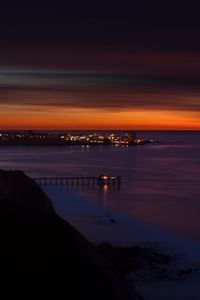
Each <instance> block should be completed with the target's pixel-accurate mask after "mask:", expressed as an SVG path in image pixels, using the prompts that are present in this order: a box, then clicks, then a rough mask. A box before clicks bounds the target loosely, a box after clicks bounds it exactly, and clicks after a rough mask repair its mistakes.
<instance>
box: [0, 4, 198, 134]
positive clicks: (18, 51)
mask: <svg viewBox="0 0 200 300" xmlns="http://www.w3.org/2000/svg"><path fill="white" fill-rule="evenodd" d="M138 2H139V3H134V1H123V2H122V1H117V3H111V2H108V1H107V2H106V1H101V2H98V1H95V3H93V4H92V3H89V2H86V1H84V2H83V1H82V2H80V3H79V2H73V3H67V4H65V5H66V6H65V7H61V6H58V7H56V6H54V7H51V6H48V8H47V7H44V8H43V7H40V8H38V7H31V6H30V4H29V7H24V6H21V7H20V6H19V5H18V6H16V7H12V8H10V7H6V6H5V5H4V6H3V7H2V9H1V11H0V129H136V130H137V129H183V130H184V129H188V130H200V39H199V34H200V20H199V15H198V12H199V10H198V9H197V8H196V7H195V2H193V1H190V3H182V2H179V1H173V2H170V1H168V2H163V1H138ZM161 2H162V3H161Z"/></svg>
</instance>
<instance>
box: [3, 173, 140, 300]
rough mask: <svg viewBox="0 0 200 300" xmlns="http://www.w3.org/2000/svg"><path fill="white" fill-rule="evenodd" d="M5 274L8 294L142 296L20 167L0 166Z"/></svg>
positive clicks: (25, 296)
mask: <svg viewBox="0 0 200 300" xmlns="http://www.w3.org/2000/svg"><path fill="white" fill-rule="evenodd" d="M0 275H1V281H0V293H1V295H2V298H3V299H13V298H16V299H18V298H19V299H37V298H41V299H59V300H60V299H70V300H73V299H87V300H90V299H92V300H94V299H95V300H100V299H110V300H119V299H120V300H127V299H141V298H140V297H139V296H138V295H137V293H136V292H135V291H134V290H133V289H131V287H130V285H129V284H128V283H127V282H126V281H125V280H124V278H121V276H120V274H119V273H118V272H117V271H116V270H115V266H112V265H110V263H109V262H107V261H105V260H104V259H103V258H102V257H101V256H100V255H99V253H98V251H97V249H96V248H95V247H94V246H93V245H92V244H91V243H89V242H88V241H87V240H86V239H85V238H84V237H83V236H82V235H81V234H80V233H79V232H78V231H77V230H76V229H75V228H73V227H72V226H71V225H70V224H69V223H67V222H65V221H63V220H62V219H61V218H60V217H59V216H57V215H56V213H55V211H54V208H53V207H52V205H51V202H50V200H49V199H48V197H47V196H46V195H45V193H43V191H42V190H41V189H40V187H39V186H38V185H37V184H36V183H35V182H34V181H32V180H31V179H30V178H28V177H27V176H26V175H24V173H22V172H20V171H3V170H0Z"/></svg>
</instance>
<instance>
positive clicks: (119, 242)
mask: <svg viewBox="0 0 200 300" xmlns="http://www.w3.org/2000/svg"><path fill="white" fill-rule="evenodd" d="M43 190H44V191H45V192H46V193H47V195H48V197H49V199H51V201H52V203H53V206H54V208H55V209H56V212H57V213H58V215H60V216H61V217H62V218H64V219H66V220H68V221H69V222H70V223H71V224H72V225H73V226H74V227H75V228H77V229H78V230H79V231H80V232H81V233H82V234H83V235H84V236H85V237H86V238H87V239H88V240H89V241H90V242H92V243H93V244H95V245H100V244H102V243H107V245H110V244H111V245H112V247H113V248H114V249H115V250H113V251H118V249H119V248H125V247H127V249H128V250H127V251H128V252H126V253H129V252H131V251H133V250H134V247H137V246H139V247H141V249H147V250H146V251H147V252H146V253H145V257H146V254H148V251H149V250H152V251H155V253H156V255H157V257H159V255H165V256H169V257H171V259H172V265H171V263H169V264H167V265H165V266H164V267H163V265H162V264H161V265H159V264H157V263H155V264H154V263H153V265H152V266H151V267H152V269H154V270H157V271H156V272H155V271H153V273H152V270H151V271H150V273H148V272H149V269H148V268H147V269H142V268H141V269H140V270H139V273H141V275H140V276H139V277H138V276H137V274H136V275H135V274H134V273H133V275H130V278H131V280H132V281H133V282H134V286H135V287H136V288H137V289H138V291H139V292H140V294H141V295H142V296H144V297H145V299H146V300H153V299H154V300H157V299H158V300H159V299H170V298H171V299H174V300H179V299H187V298H184V297H185V295H187V296H188V293H190V292H191V290H192V288H195V297H196V298H192V299H194V300H198V299H199V298H200V276H199V270H200V255H199V253H200V243H198V242H195V241H190V240H189V239H186V238H184V237H181V236H179V235H177V234H172V233H169V232H166V231H164V230H161V229H159V228H155V227H153V226H151V225H148V224H144V223H142V222H140V221H138V220H133V219H129V218H128V217H126V216H123V215H120V214H119V213H116V212H114V211H111V210H105V209H104V208H103V207H101V206H100V205H98V204H94V203H91V202H90V201H87V199H85V198H83V197H80V196H78V195H77V194H76V193H75V192H74V191H72V190H70V189H69V188H67V187H56V186H46V187H43ZM112 253H114V252H112ZM141 259H142V260H143V256H141V257H140V260H141ZM143 264H144V262H143ZM173 264H175V265H174V266H173ZM163 268H165V269H166V270H165V271H164V273H163V276H161V278H160V279H159V278H157V275H156V274H158V273H159V272H160V270H161V272H162V269H163ZM150 269H151V268H150ZM179 271H180V272H179ZM169 272H171V273H169ZM179 273H180V274H182V273H183V276H182V275H180V276H179V277H180V278H178V277H177V274H179ZM184 273H185V274H184ZM145 274H146V275H145ZM152 274H153V276H152ZM166 274H170V275H169V276H168V277H167V276H166ZM152 278H153V279H152ZM176 282H178V284H176ZM161 286H162V288H159V287H161ZM183 290H184V292H183ZM173 295H176V296H175V297H173ZM164 297H166V298H164Z"/></svg>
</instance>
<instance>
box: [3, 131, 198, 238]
mask: <svg viewBox="0 0 200 300" xmlns="http://www.w3.org/2000/svg"><path fill="white" fill-rule="evenodd" d="M137 136H138V137H141V138H146V139H153V140H155V141H157V143H155V144H149V145H143V146H129V147H114V146H95V147H92V146H90V147H83V146H62V147H59V146H52V147H47V146H45V147H32V146H14V147H13V146H2V147H0V168H2V169H7V170H13V169H15V170H16V169H19V170H23V171H24V172H25V173H26V174H27V175H29V176H31V177H42V176H97V175H98V174H109V175H119V176H121V185H120V186H118V185H116V186H104V187H100V186H97V185H94V186H93V185H89V186H87V185H84V186H73V187H72V186H69V187H68V189H69V190H70V191H73V194H74V193H75V194H77V196H78V197H83V198H84V199H87V201H88V203H90V204H91V205H98V206H101V207H102V208H104V209H105V210H106V211H113V212H116V213H117V214H121V215H123V216H125V217H128V218H130V219H134V220H138V221H140V222H142V223H144V224H146V225H151V226H155V227H156V228H159V229H164V230H165V231H167V232H169V233H175V234H179V235H180V236H183V237H186V238H188V239H190V240H193V241H200V218H199V213H200V131H138V132H137Z"/></svg>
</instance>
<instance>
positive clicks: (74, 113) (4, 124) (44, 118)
mask: <svg viewBox="0 0 200 300" xmlns="http://www.w3.org/2000/svg"><path fill="white" fill-rule="evenodd" d="M0 129H2V130H6V129H8V130H9V129H35V130H36V129H43V130H45V129H47V130H48V129H49V130H50V129H58V130H59V129H60V130H61V129H68V130H73V129H74V130H75V129H77V130H80V129H82V130H83V129H86V130H87V129H89V130H93V129H97V130H98V129H99V130H104V129H113V130H114V129H116V130H117V129H124V130H125V129H136V130H139V129H144V130H145V129H150V130H153V129H157V130H159V129H160V130H162V129H163V130H165V129H166V130H167V129H169V130H170V129H172V130H173V129H174V130H175V129H179V130H200V122H199V116H198V114H197V113H196V112H187V111H175V110H164V109H163V110H152V109H151V110H150V109H136V110H131V111H115V112H113V111H104V110H101V109H85V108H79V109H77V108H70V109H67V108H59V107H40V108H38V107H35V106H33V107H32V106H25V105H24V106H22V105H21V106H17V105H16V106H15V105H1V107H0Z"/></svg>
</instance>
